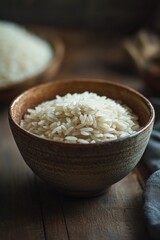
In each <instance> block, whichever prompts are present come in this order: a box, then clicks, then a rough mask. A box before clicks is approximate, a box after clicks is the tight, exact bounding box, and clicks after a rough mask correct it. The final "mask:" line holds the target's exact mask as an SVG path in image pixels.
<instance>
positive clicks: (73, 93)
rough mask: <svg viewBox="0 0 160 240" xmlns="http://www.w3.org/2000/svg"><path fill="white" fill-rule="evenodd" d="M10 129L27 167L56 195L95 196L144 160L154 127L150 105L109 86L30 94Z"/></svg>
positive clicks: (14, 110)
mask: <svg viewBox="0 0 160 240" xmlns="http://www.w3.org/2000/svg"><path fill="white" fill-rule="evenodd" d="M9 122H10V127H11V130H12V133H13V136H14V139H15V141H16V143H17V146H18V148H19V150H20V152H21V154H22V156H23V158H24V160H25V162H26V163H27V164H28V166H29V167H30V168H31V169H32V170H33V172H34V173H36V174H37V175H38V176H39V177H40V178H42V179H43V180H45V181H46V182H47V183H48V184H51V185H52V186H53V187H54V188H55V189H56V190H58V191H60V192H62V193H64V194H68V195H72V196H80V197H86V196H95V195H98V194H101V193H103V192H105V191H106V189H107V188H109V187H110V186H111V185H112V184H114V183H116V182H118V181H119V180H121V179H122V178H124V177H125V176H126V175H127V174H128V173H129V172H131V171H132V170H133V168H134V167H135V166H136V165H137V163H138V162H139V160H140V159H141V157H142V155H143V153H144V151H145V148H146V146H147V143H148V140H149V137H150V134H151V131H152V128H153V122H154V109H153V107H152V105H151V103H150V102H149V101H148V100H147V99H146V98H145V97H144V96H142V95H141V94H140V93H138V92H136V91H135V90H133V89H131V88H129V87H127V86H124V85H121V84H118V83H113V82H110V81H106V80H85V79H80V80H65V81H54V82H52V83H46V84H42V85H39V86H36V87H34V88H31V89H29V90H27V91H25V92H24V93H22V94H21V95H20V96H18V97H17V98H16V99H15V100H14V101H13V103H12V104H11V106H10V111H9Z"/></svg>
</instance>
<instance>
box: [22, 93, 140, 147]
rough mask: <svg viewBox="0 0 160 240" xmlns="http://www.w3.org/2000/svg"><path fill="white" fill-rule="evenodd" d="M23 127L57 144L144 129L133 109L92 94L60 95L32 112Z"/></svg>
mask: <svg viewBox="0 0 160 240" xmlns="http://www.w3.org/2000/svg"><path fill="white" fill-rule="evenodd" d="M20 126H21V127H23V128H25V129H26V130H28V131H29V132H31V133H33V134H36V135H38V136H41V137H43V138H47V139H51V140H53V141H58V142H66V143H84V144H85V143H96V142H103V141H111V140H115V139H119V138H122V137H126V136H128V135H130V134H133V133H135V132H136V131H138V130H139V129H140V125H139V123H138V117H137V116H136V115H135V114H134V113H133V111H132V110H131V109H130V108H129V107H127V106H126V105H123V104H121V103H120V102H117V101H114V100H112V99H110V98H107V97H105V96H98V95H97V94H96V93H89V92H84V93H81V94H77V93H75V94H69V93H68V94H67V95H65V96H63V97H60V96H56V99H53V100H51V101H46V102H43V103H41V104H40V105H38V106H37V107H35V109H28V113H27V114H25V116H24V119H22V120H21V122H20Z"/></svg>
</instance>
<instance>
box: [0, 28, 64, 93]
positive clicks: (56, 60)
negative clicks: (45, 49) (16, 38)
mask: <svg viewBox="0 0 160 240" xmlns="http://www.w3.org/2000/svg"><path fill="white" fill-rule="evenodd" d="M24 27H25V26H24ZM25 28H26V29H27V30H28V31H29V32H30V33H31V34H34V35H35V36H36V37H39V38H40V39H42V40H43V41H45V42H46V43H48V44H49V45H50V46H51V49H52V53H53V56H52V58H51V60H50V61H49V62H48V64H47V65H46V67H45V68H44V69H43V70H42V71H41V72H39V73H37V74H35V75H33V76H30V77H26V78H24V79H23V80H22V81H17V82H14V83H8V84H5V85H0V92H2V91H6V90H7V91H9V90H12V89H18V88H21V87H24V86H25V85H27V84H31V83H32V82H34V81H36V79H37V81H38V79H41V78H42V77H43V76H44V75H45V74H47V73H48V71H49V70H50V69H51V68H52V67H53V66H54V69H55V72H56V70H58V68H59V67H60V65H61V63H62V61H63V58H64V54H65V46H64V43H63V41H62V39H61V38H60V36H59V35H58V34H57V32H56V31H55V30H53V31H52V34H51V32H49V31H47V30H46V31H45V29H41V30H39V31H37V29H36V28H35V29H34V28H31V29H30V28H27V27H25ZM37 84H38V83H37Z"/></svg>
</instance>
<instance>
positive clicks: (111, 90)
mask: <svg viewBox="0 0 160 240" xmlns="http://www.w3.org/2000/svg"><path fill="white" fill-rule="evenodd" d="M84 91H89V92H95V93H97V94H99V95H104V96H107V97H109V98H112V99H115V100H121V101H122V102H123V103H124V104H126V105H128V106H129V107H130V108H131V109H132V110H133V111H134V112H135V113H136V114H137V115H138V117H139V122H140V125H141V126H142V127H144V126H146V125H147V124H148V123H149V122H150V121H151V120H152V118H153V117H154V116H153V115H154V110H153V107H152V105H151V104H150V102H149V101H148V100H147V99H146V98H145V97H143V96H142V95H141V94H139V93H138V92H136V91H134V90H133V89H131V88H129V87H126V86H123V85H121V84H118V83H112V82H109V81H105V80H69V81H54V82H51V83H47V84H42V85H39V86H36V87H34V88H31V89H29V90H27V91H26V92H24V93H22V94H21V95H20V96H19V97H18V98H17V99H16V100H15V101H14V102H13V104H12V105H11V112H10V113H11V117H12V119H13V121H14V122H15V123H16V124H19V122H20V120H21V119H22V118H23V116H24V114H25V113H26V112H27V109H28V108H34V107H35V106H36V105H38V104H40V103H42V102H44V101H47V100H51V99H54V98H55V96H56V95H60V96H63V95H65V94H67V93H82V92H84Z"/></svg>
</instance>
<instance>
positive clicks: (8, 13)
mask: <svg viewBox="0 0 160 240" xmlns="http://www.w3.org/2000/svg"><path fill="white" fill-rule="evenodd" d="M0 3H1V7H0V18H1V19H7V20H11V21H17V22H19V23H23V24H24V23H25V24H26V23H27V24H28V23H34V24H45V25H53V26H57V27H67V28H68V27H69V28H92V29H93V28H94V29H104V30H105V31H118V32H127V33H128V32H134V31H136V30H138V29H140V28H142V27H149V28H151V29H155V30H159V28H160V17H159V12H160V2H159V0H139V1H135V0H121V1H119V0H45V1H43V0H1V1H0Z"/></svg>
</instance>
